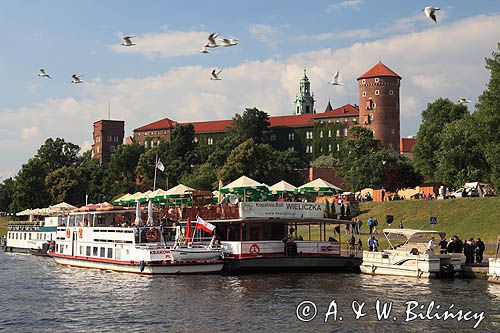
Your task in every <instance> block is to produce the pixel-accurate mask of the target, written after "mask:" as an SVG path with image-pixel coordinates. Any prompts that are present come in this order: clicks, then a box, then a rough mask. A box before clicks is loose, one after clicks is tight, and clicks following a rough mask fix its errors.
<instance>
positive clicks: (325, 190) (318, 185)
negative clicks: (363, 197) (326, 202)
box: [295, 178, 343, 196]
mask: <svg viewBox="0 0 500 333" xmlns="http://www.w3.org/2000/svg"><path fill="white" fill-rule="evenodd" d="M342 192H343V191H342V189H341V188H339V187H337V186H335V185H333V184H330V183H329V182H327V181H325V180H323V179H321V178H318V179H315V180H313V181H311V182H309V183H307V184H304V185H302V186H300V187H299V188H297V189H296V190H295V193H300V194H314V195H318V196H322V195H332V194H336V193H342Z"/></svg>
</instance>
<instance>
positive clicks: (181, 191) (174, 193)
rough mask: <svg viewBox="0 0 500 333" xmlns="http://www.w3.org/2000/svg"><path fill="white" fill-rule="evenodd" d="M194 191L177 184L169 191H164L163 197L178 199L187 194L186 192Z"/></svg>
mask: <svg viewBox="0 0 500 333" xmlns="http://www.w3.org/2000/svg"><path fill="white" fill-rule="evenodd" d="M191 191H194V189H193V188H191V187H189V186H186V185H183V184H179V185H177V186H174V187H172V188H171V189H170V190H168V191H166V192H165V193H164V195H165V197H167V198H170V197H180V196H183V195H185V194H188V192H191Z"/></svg>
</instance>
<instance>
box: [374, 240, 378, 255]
mask: <svg viewBox="0 0 500 333" xmlns="http://www.w3.org/2000/svg"><path fill="white" fill-rule="evenodd" d="M373 252H378V239H376V238H375V237H373Z"/></svg>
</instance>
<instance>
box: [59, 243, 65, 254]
mask: <svg viewBox="0 0 500 333" xmlns="http://www.w3.org/2000/svg"><path fill="white" fill-rule="evenodd" d="M63 252H64V245H62V244H61V245H59V253H63Z"/></svg>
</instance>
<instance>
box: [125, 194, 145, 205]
mask: <svg viewBox="0 0 500 333" xmlns="http://www.w3.org/2000/svg"><path fill="white" fill-rule="evenodd" d="M140 198H142V193H141V192H135V193H134V194H132V195H131V196H130V198H129V200H128V203H132V204H133V203H136V202H138V201H139V199H140Z"/></svg>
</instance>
